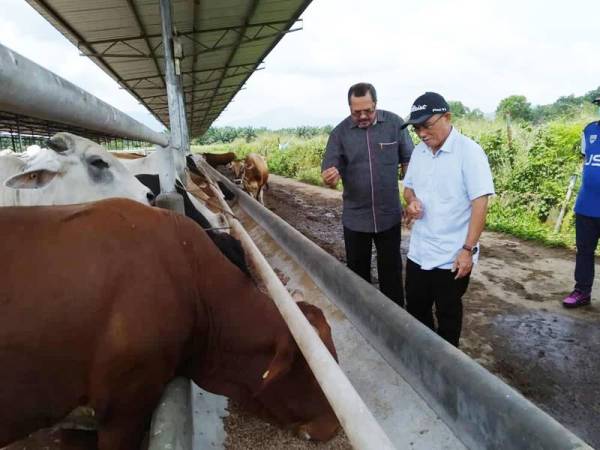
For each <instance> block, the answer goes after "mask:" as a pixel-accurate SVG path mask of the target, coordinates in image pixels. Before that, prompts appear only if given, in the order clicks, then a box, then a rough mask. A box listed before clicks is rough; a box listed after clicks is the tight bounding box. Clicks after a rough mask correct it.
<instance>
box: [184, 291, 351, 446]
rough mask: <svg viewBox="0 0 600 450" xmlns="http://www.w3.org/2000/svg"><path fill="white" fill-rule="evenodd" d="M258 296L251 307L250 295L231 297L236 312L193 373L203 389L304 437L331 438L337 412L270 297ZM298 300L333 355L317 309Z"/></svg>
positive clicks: (326, 328)
mask: <svg viewBox="0 0 600 450" xmlns="http://www.w3.org/2000/svg"><path fill="white" fill-rule="evenodd" d="M242 295H243V294H242ZM257 298H260V300H261V301H260V302H259V303H255V304H254V305H253V306H252V310H247V309H246V308H248V306H245V305H247V304H248V302H250V303H252V299H251V298H248V297H242V298H240V299H238V301H237V302H232V303H234V304H237V303H240V305H239V306H236V311H237V312H236V314H235V315H229V314H228V318H229V319H230V320H229V321H228V323H227V325H226V329H224V330H222V331H221V332H219V333H218V334H219V339H220V340H221V341H222V343H221V345H220V346H219V349H218V351H214V353H211V354H209V355H207V356H206V357H205V358H204V359H203V361H202V364H201V365H199V366H197V367H196V368H195V370H194V369H192V370H194V375H192V377H191V378H192V379H193V380H194V381H195V382H196V383H197V384H198V385H199V386H200V387H202V388H203V389H206V390H208V391H210V392H214V393H217V394H221V395H226V396H228V397H230V398H232V399H234V400H236V401H237V402H238V403H239V404H240V406H242V407H243V408H244V409H247V410H248V411H250V412H253V413H255V414H257V415H259V416H262V417H264V418H266V419H267V420H270V421H273V422H275V423H277V424H279V425H280V426H283V427H286V428H291V429H293V430H294V432H295V433H296V434H297V435H298V436H299V437H301V438H303V439H314V440H323V441H324V440H328V439H330V438H332V437H333V436H334V435H335V434H336V432H337V431H338V429H339V427H340V425H339V422H338V420H337V418H336V416H335V413H334V412H333V410H332V408H331V406H330V405H329V402H328V401H327V399H326V397H325V395H324V394H323V391H322V390H321V387H320V386H319V384H318V383H317V381H316V379H315V377H314V375H313V374H312V371H311V370H310V367H309V366H308V364H307V362H306V360H305V359H304V356H303V355H302V353H301V352H300V349H299V348H298V345H297V344H296V342H295V341H294V338H293V337H292V335H291V333H290V331H289V329H288V328H287V326H286V325H285V322H284V321H283V319H282V318H281V315H280V314H279V313H278V312H277V310H276V308H275V306H274V305H273V303H272V301H271V300H270V299H268V298H267V297H266V296H264V295H262V294H261V295H259V297H257ZM298 306H299V307H300V309H301V311H302V312H303V313H304V315H305V316H306V318H307V319H308V321H309V322H310V323H311V325H312V326H313V327H314V328H315V330H317V332H318V334H319V336H320V338H321V340H322V341H323V343H324V344H325V346H326V347H327V348H328V349H329V351H330V352H331V354H332V355H333V356H334V358H336V359H337V354H336V351H335V347H334V344H333V339H332V337H331V329H330V328H329V325H328V324H327V321H326V320H325V317H324V316H323V313H322V312H321V310H320V309H319V308H317V307H315V306H312V305H309V304H307V303H304V302H300V303H298ZM242 311H243V314H242ZM221 320H222V319H221ZM215 322H216V321H215ZM229 333H232V334H231V337H229V338H227V337H226V335H228V334H229ZM213 345H216V344H214V342H213Z"/></svg>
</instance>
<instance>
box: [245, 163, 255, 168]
mask: <svg viewBox="0 0 600 450" xmlns="http://www.w3.org/2000/svg"><path fill="white" fill-rule="evenodd" d="M253 168H254V163H250V164H247V165H246V169H253Z"/></svg>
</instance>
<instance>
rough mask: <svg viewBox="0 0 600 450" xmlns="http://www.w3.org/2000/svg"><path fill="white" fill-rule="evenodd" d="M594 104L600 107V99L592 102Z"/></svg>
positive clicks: (597, 98)
mask: <svg viewBox="0 0 600 450" xmlns="http://www.w3.org/2000/svg"><path fill="white" fill-rule="evenodd" d="M592 103H595V104H596V105H600V97H596V98H595V99H594V100H592Z"/></svg>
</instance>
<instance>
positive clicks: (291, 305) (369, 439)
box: [200, 163, 395, 450]
mask: <svg viewBox="0 0 600 450" xmlns="http://www.w3.org/2000/svg"><path fill="white" fill-rule="evenodd" d="M200 165H201V170H202V169H204V170H203V172H204V173H205V174H206V172H207V171H209V172H210V173H211V174H218V172H217V171H215V170H214V169H213V168H212V167H210V166H208V164H205V163H204V164H202V163H201V164H200ZM219 176H220V175H219ZM208 178H209V179H210V178H212V177H210V175H209V176H208ZM227 182H228V183H229V186H228V187H231V188H232V190H233V191H235V192H238V197H239V198H242V197H247V198H248V199H250V201H252V202H255V203H256V204H257V205H258V204H259V203H258V202H256V200H254V199H251V197H250V196H248V195H246V194H245V193H243V192H242V191H240V190H239V189H238V188H237V187H235V186H234V185H233V184H232V183H231V182H229V181H228V180H227ZM218 198H219V199H220V202H221V204H222V206H223V208H224V209H225V210H227V211H228V212H229V213H231V214H232V215H233V213H232V211H231V209H230V208H229V205H227V204H226V203H225V202H224V201H223V200H222V199H221V198H220V197H218ZM261 207H262V206H261ZM230 222H232V223H231V225H232V230H233V231H234V232H235V233H236V234H237V237H238V238H239V239H240V240H241V241H242V245H243V247H244V250H245V251H246V255H247V256H248V257H250V258H251V259H252V261H253V263H254V265H255V267H256V269H257V270H258V272H259V274H260V276H261V278H262V280H263V281H264V283H265V286H266V288H267V290H268V291H269V294H270V296H271V298H272V300H273V302H274V303H275V305H276V306H277V309H278V310H279V312H280V313H281V315H282V316H283V318H284V320H285V322H286V323H287V325H288V327H289V329H290V331H291V333H292V335H293V336H294V339H295V340H296V343H297V344H298V347H300V350H301V351H302V354H303V355H304V357H305V358H306V362H307V363H308V365H309V366H310V368H311V370H312V372H313V374H314V376H315V378H316V379H317V381H318V383H319V385H320V386H321V389H323V393H324V394H325V396H326V397H327V399H328V400H329V403H330V405H331V407H332V408H333V410H334V411H335V413H336V415H337V417H338V419H339V420H340V423H341V425H342V427H343V428H344V430H345V432H346V435H347V436H348V439H349V440H350V442H351V444H352V446H353V447H354V448H356V449H360V450H388V449H394V448H395V447H394V445H393V444H392V442H391V441H390V439H389V438H388V436H387V435H386V434H385V432H384V431H383V429H382V428H381V426H380V425H379V423H377V421H376V420H375V417H373V414H372V413H371V411H370V410H369V408H368V407H367V405H365V403H364V402H363V400H362V399H361V398H360V396H359V395H358V393H357V392H356V390H355V389H354V386H352V384H351V383H350V381H349V380H348V378H347V377H346V375H345V374H344V372H342V370H341V368H340V366H339V365H338V364H337V362H336V361H335V359H333V356H331V354H330V353H329V350H327V348H326V347H325V345H324V344H323V342H322V341H321V339H320V338H319V336H318V335H317V333H316V331H315V330H314V329H313V327H312V326H311V324H310V322H308V320H307V319H306V317H305V316H304V314H302V312H301V311H300V308H298V306H297V305H296V302H295V301H294V300H293V299H292V297H291V296H290V294H289V292H288V291H287V289H286V288H285V286H284V285H283V284H282V283H281V280H280V279H279V278H278V277H277V275H276V274H275V273H274V272H273V269H272V268H271V267H270V266H269V264H268V262H267V260H266V259H265V257H264V256H263V255H262V253H260V251H259V250H258V248H257V247H256V245H255V244H254V242H253V241H252V239H251V238H250V236H249V235H248V233H247V232H246V230H245V229H244V227H243V226H242V225H241V224H240V223H239V221H238V220H236V219H230Z"/></svg>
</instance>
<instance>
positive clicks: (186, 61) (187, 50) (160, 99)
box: [26, 0, 311, 137]
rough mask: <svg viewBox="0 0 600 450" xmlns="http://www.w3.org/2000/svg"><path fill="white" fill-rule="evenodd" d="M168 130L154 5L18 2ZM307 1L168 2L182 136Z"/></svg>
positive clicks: (211, 114)
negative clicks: (176, 49)
mask: <svg viewBox="0 0 600 450" xmlns="http://www.w3.org/2000/svg"><path fill="white" fill-rule="evenodd" d="M26 1H27V2H28V3H29V4H30V5H31V6H32V7H33V8H35V9H36V10H37V11H38V12H39V13H40V14H41V15H42V16H44V17H45V18H46V19H47V20H48V21H49V22H50V23H51V24H52V25H53V26H54V27H55V28H57V29H58V30H59V31H60V32H61V33H62V34H63V35H64V36H66V37H67V39H69V40H70V41H71V42H72V43H73V44H74V45H76V46H77V47H78V48H79V50H80V52H81V54H82V55H85V56H87V57H89V58H91V59H92V61H94V62H95V63H96V64H97V65H98V66H100V68H102V70H104V71H105V72H106V73H108V74H109V75H110V76H111V77H112V78H113V79H114V80H115V81H117V82H118V83H119V84H120V85H121V86H122V87H123V88H124V89H126V90H128V91H129V92H130V93H131V94H132V95H133V96H134V97H135V98H137V99H138V100H139V101H140V103H142V104H143V105H144V106H145V107H146V108H147V109H148V110H149V111H150V112H151V113H152V114H153V115H154V116H155V117H156V118H157V119H158V120H159V121H160V122H161V123H163V124H164V125H165V126H167V127H169V111H168V102H167V91H166V87H165V86H166V85H165V77H164V72H165V71H164V50H163V43H162V36H161V17H160V10H159V1H158V0H26ZM310 1H311V0H172V5H173V26H174V28H175V29H176V30H177V33H178V36H179V42H180V43H181V46H182V48H183V58H182V60H181V69H180V70H181V73H182V84H183V90H184V94H185V103H186V109H187V111H186V113H187V119H188V126H189V129H190V135H191V136H192V137H195V136H200V135H202V134H203V133H204V132H205V131H206V130H207V129H208V128H209V127H210V125H211V124H212V122H213V121H214V120H215V119H216V118H217V117H218V116H219V114H221V112H223V110H224V109H225V107H226V106H227V105H228V104H229V102H230V101H231V100H232V99H233V97H234V96H235V94H236V93H237V92H238V91H239V90H240V89H241V88H242V87H243V85H244V83H245V82H246V80H247V79H248V78H249V77H250V75H252V73H254V71H255V70H260V69H261V63H262V61H263V60H264V58H265V57H266V56H267V55H268V54H269V52H270V51H271V50H272V49H273V48H274V47H275V45H276V44H277V43H278V42H279V40H280V39H281V38H282V37H283V36H284V35H285V34H286V33H288V32H290V31H294V30H296V29H298V28H299V24H297V23H296V22H297V20H298V18H299V16H300V15H301V14H302V12H303V11H304V10H305V9H306V7H307V6H308V5H309V4H310Z"/></svg>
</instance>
